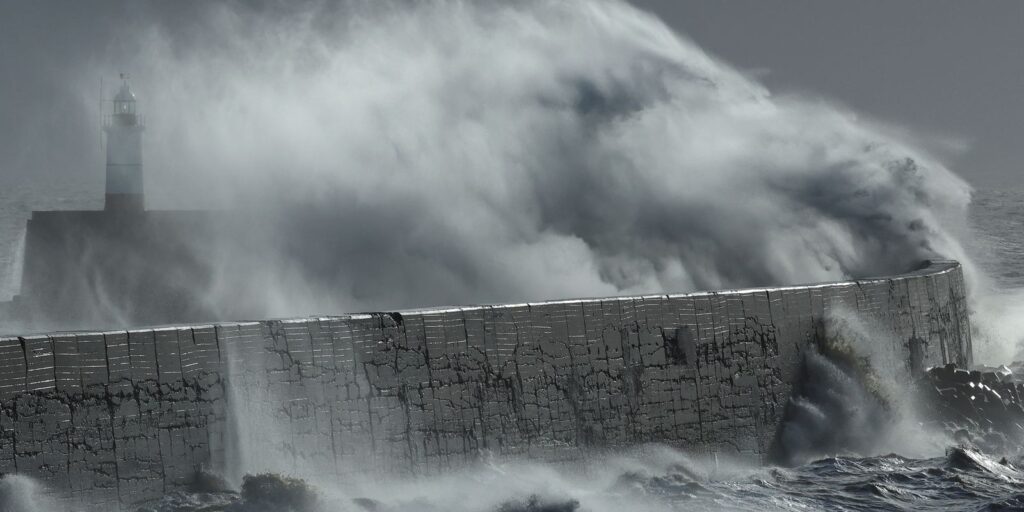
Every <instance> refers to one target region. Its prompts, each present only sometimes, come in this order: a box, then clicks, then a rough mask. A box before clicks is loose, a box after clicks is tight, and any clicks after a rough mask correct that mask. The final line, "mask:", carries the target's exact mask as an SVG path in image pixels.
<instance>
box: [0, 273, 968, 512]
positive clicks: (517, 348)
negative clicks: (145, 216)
mask: <svg viewBox="0 0 1024 512" xmlns="http://www.w3.org/2000/svg"><path fill="white" fill-rule="evenodd" d="M839 308H842V309H843V310H848V311H853V312H855V313H856V314H857V315H858V316H859V317H861V318H863V319H865V320H866V321H869V322H872V323H874V324H877V325H878V326H879V329H881V330H882V331H885V332H887V333H888V334H889V336H884V337H882V338H880V339H878V340H877V342H878V343H889V344H892V347H888V349H890V350H891V351H892V353H895V354H898V356H899V357H895V358H890V359H886V360H884V361H882V362H881V363H882V364H883V366H881V367H879V368H876V370H878V371H880V372H883V373H886V374H888V375H893V376H897V378H900V377H899V376H901V375H902V376H904V377H903V378H906V377H907V376H909V375H910V374H911V372H912V371H913V370H915V369H918V368H924V367H927V366H931V365H936V364H941V363H944V362H957V363H960V364H967V363H969V362H970V359H971V342H970V331H969V325H968V317H967V308H966V298H965V292H964V285H963V276H962V272H961V268H960V266H959V264H958V263H956V262H951V261H939V262H931V263H930V264H929V265H927V266H925V267H923V268H922V269H920V270H918V271H915V272H911V273H908V274H904V275H899V276H894V277H889V278H879V279H867V280H859V281H852V282H845V283H833V284H821V285H808V286H794V287H783V288H768V289H750V290H737V291H723V292H707V293H693V294H685V295H654V296H643V297H617V298H602V299H590V300H568V301H556V302H542V303H531V304H514V305H500V306H474V307H464V308H446V309H427V310H419V311H404V312H400V313H373V314H360V315H349V316H338V317H324V318H303V319H293V320H274V321H265V322H249V323H223V324H217V325H193V326H179V327H166V328H153V329H137V330H131V331H127V332H126V331H116V332H102V333H101V332H96V333H61V334H51V335H35V336H24V337H11V338H3V339H0V472H4V473H19V474H24V475H28V476H32V477H34V478H36V479H38V480H40V481H41V482H43V484H45V485H46V486H48V487H49V488H50V489H51V490H52V491H53V492H54V494H55V495H57V496H59V497H61V498H62V499H65V500H68V501H69V502H72V503H90V504H92V506H98V504H103V506H105V507H106V508H105V509H110V510H114V509H118V508H119V507H120V509H122V510H129V509H131V504H133V503H138V502H140V501H144V500H147V499H151V498H155V497H158V496H160V495H162V494H163V493H164V492H166V491H167V490H169V489H173V488H175V487H178V486H181V485H184V484H186V483H187V482H188V481H189V480H190V479H191V478H192V477H193V476H194V474H195V471H196V470H197V469H200V468H207V469H212V470H214V471H217V472H222V473H225V474H228V475H229V476H231V477H237V476H238V474H239V473H240V472H241V471H253V470H260V469H276V470H279V471H288V472H293V473H295V474H300V475H301V474H317V475H320V476H321V477H326V478H328V479H329V478H334V477H337V478H344V476H345V475H347V474H352V473H354V472H360V473H362V472H367V471H380V472H391V473H395V472H397V473H402V474H409V473H429V472H436V471H443V470H445V469H447V468H450V467H456V466H459V465H461V464H464V463H468V462H471V461H474V460H478V459H479V458H480V457H481V456H483V455H485V454H497V455H503V456H524V457H530V458H533V459H537V460H546V461H559V460H576V459H579V458H581V457H585V456H586V454H587V453H588V452H590V451H591V450H602V449H614V448H617V447H627V446H632V445H636V444H640V443H646V442H660V443H665V444H668V445H671V446H675V447H679V448H682V449H684V450H689V451H693V452H702V453H719V454H728V455H730V456H736V457H744V458H749V459H755V460H765V458H766V457H767V455H768V453H769V452H770V451H771V449H772V446H773V443H774V442H775V439H776V436H777V434H778V431H779V426H780V421H781V419H782V415H783V410H784V408H785V406H786V403H787V401H788V399H789V397H790V396H791V394H792V391H793V385H794V383H795V382H796V380H797V379H798V378H799V373H800V363H801V361H802V357H801V354H802V353H803V352H804V351H805V350H806V349H807V347H808V346H809V344H810V343H812V342H813V341H814V340H817V339H820V338H821V336H822V335H823V334H822V329H823V328H822V325H823V323H824V320H825V319H826V318H827V317H828V315H829V312H830V311H833V310H837V309H839ZM885 364H888V366H885Z"/></svg>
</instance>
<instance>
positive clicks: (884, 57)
mask: <svg viewBox="0 0 1024 512" xmlns="http://www.w3.org/2000/svg"><path fill="white" fill-rule="evenodd" d="M632 1H633V3H634V4H636V5H638V6H641V7H643V8H645V9H647V10H650V11H652V12H655V13H657V14H658V15H659V16H661V18H662V19H663V20H665V21H666V22H667V23H668V24H669V25H671V26H672V27H674V28H676V29H677V30H679V31H680V32H683V33H684V34H686V35H688V36H689V37H690V38H692V39H694V40H695V41H696V42H697V43H698V44H700V45H701V46H702V47H704V49H705V50H707V51H709V52H711V53H713V54H715V55H718V56H719V57H722V58H724V59H725V60H726V61H729V62H731V63H732V64H733V65H735V66H737V67H739V68H741V69H745V70H748V71H751V72H754V73H763V75H759V78H760V80H761V81H762V82H763V83H766V84H767V85H768V86H769V87H770V88H772V89H773V90H776V91H780V90H800V91H807V92H810V93H813V94H817V95H820V96H824V97H827V98H830V99H832V100H836V101H839V102H841V103H844V104H846V105H848V106H850V107H852V108H854V109H855V110H857V111H859V112H862V113H865V114H867V115H870V116H873V117H876V118H881V119H883V120H887V121H892V122H895V123H898V124H901V125H903V126H904V127H907V128H911V129H915V130H917V131H920V132H922V133H926V134H928V135H931V136H935V137H938V138H940V139H947V138H948V139H952V140H950V141H949V142H950V143H953V144H952V145H953V146H954V147H955V146H959V144H965V147H963V148H961V149H962V152H960V153H959V154H957V153H956V152H951V153H952V154H946V155H944V156H945V157H946V161H947V162H948V163H949V164H950V165H951V167H953V168H954V169H955V170H956V171H957V172H959V173H960V174H961V175H962V176H964V177H966V178H967V179H968V180H969V181H971V182H972V183H973V184H975V185H976V186H1006V185H1024V163H1022V162H1024V2H1022V1H1019V0H979V1H961V0H902V1H889V0H858V1H838V0H785V1H765V0H727V1H695V0H632ZM958 143H959V144H958Z"/></svg>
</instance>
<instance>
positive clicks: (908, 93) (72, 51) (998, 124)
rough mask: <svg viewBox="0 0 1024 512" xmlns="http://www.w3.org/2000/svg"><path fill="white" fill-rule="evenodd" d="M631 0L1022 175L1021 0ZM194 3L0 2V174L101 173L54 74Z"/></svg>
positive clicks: (114, 52) (949, 150) (957, 163)
mask: <svg viewBox="0 0 1024 512" xmlns="http://www.w3.org/2000/svg"><path fill="white" fill-rule="evenodd" d="M632 1H633V2H634V3H635V4H636V5H638V6H640V7H642V8H644V9H647V10H650V11H652V12H655V13H657V14H658V15H660V16H661V17H662V18H663V19H664V20H665V21H666V22H667V23H668V24H669V25H671V26H672V27H674V28H676V29H677V30H679V31H680V32H682V33H684V34H686V35H687V36H688V37H690V38H692V39H693V40H695V41H696V42H697V43H698V44H699V45H701V46H702V47H703V48H704V49H706V50H708V51H709V52H710V53H712V54H714V55H717V56H719V57H721V58H723V59H725V60H726V61H728V62H731V63H732V64H734V65H735V66H737V67H738V68H740V69H743V70H746V71H747V72H749V73H751V74H754V75H755V76H757V77H758V79H759V80H760V81H762V82H763V83H766V84H767V85H768V86H769V87H770V88H771V89H772V90H773V91H775V92H791V91H801V92H809V93H811V94H814V95H818V96H821V97H824V98H828V99H830V100H834V101H837V102H840V103H843V104H845V105H848V106H849V107H851V108H853V109H855V110H857V111H858V112H862V113H864V114H865V115H868V116H871V117H875V118H879V119H882V120H885V121H890V122H893V123H895V124H898V125H900V126H903V127H906V128H909V129H912V130H914V131H915V132H917V133H921V134H925V135H928V136H929V137H928V138H929V140H931V141H933V143H934V141H939V142H940V144H937V151H938V152H939V153H940V154H941V155H942V156H943V157H944V158H945V160H946V162H947V163H948V164H949V165H950V166H951V167H952V168H953V169H955V170H956V171H957V172H958V173H960V174H961V175H963V176H964V177H966V178H967V179H968V180H969V181H971V182H972V183H973V184H975V185H978V186H1006V185H1015V184H1018V182H1020V181H1022V180H1021V178H1022V177H1024V170H1022V169H1024V167H1022V165H1021V162H1022V161H1024V130H1022V124H1024V98H1022V95H1024V50H1022V49H1024V2H1021V1H1018V0H985V1H958V0H957V1H949V0H904V1H899V2H894V1H888V0H861V1H856V2H853V1H842V2H840V1H822V0H813V1H810V0H806V1H805V0H786V1H766V0H729V1H718V0H715V1H695V0H685V1H683V0H632ZM265 3H266V4H274V2H265ZM199 5H201V3H195V2H165V3H155V4H154V3H147V2H128V1H123V0H122V1H109V2H63V1H60V2H58V1H34V0H33V1H15V0H6V1H3V2H2V3H0V177H3V178H11V177H19V176H20V177H24V176H31V177H32V179H38V180H44V179H49V180H53V179H62V178H61V177H62V176H66V175H67V173H68V172H75V173H78V175H79V176H89V177H90V179H92V178H97V179H98V178H100V177H101V176H102V174H101V173H102V168H101V167H100V166H99V165H97V162H101V160H102V156H101V153H100V150H99V142H98V133H97V132H98V130H97V129H96V125H97V124H98V121H96V116H95V113H94V112H89V111H87V110H84V109H83V105H86V104H87V103H84V102H83V101H82V98H81V97H80V96H81V94H82V93H81V91H83V90H87V89H88V88H82V87H81V84H67V83H63V82H64V81H67V80H69V79H72V78H73V79H74V80H80V79H81V78H80V77H83V76H89V77H90V78H92V79H93V80H94V81H95V82H98V78H99V76H100V75H101V74H106V75H107V76H112V75H115V76H116V72H117V70H116V69H104V68H105V67H107V66H109V64H108V63H110V62H115V61H117V60H118V56H120V55H125V56H128V55H131V53H132V51H133V48H132V42H131V41H127V40H125V39H124V38H123V36H122V33H121V32H119V31H118V29H117V27H118V25H121V24H126V23H152V24H155V25H157V26H160V27H161V28H162V29H164V30H167V31H169V32H172V33H177V34H178V35H179V36H181V37H186V38H187V37H188V34H189V33H190V32H191V31H197V30H202V24H201V23H197V20H196V17H195V16H194V13H195V12H197V11H198V9H197V6H199ZM126 60H129V58H128V57H126ZM90 67H95V68H96V69H95V71H94V72H92V71H91V70H90ZM90 73H91V74H90ZM153 82H154V83H158V82H159V80H155V79H154V80H153ZM91 87H92V88H93V89H98V83H97V84H96V85H94V86H91ZM52 144H55V145H56V148H57V149H59V150H53V147H52V146H51V145H52ZM933 149H935V148H933ZM100 165H101V164H100ZM75 167H79V168H80V169H74V168H75Z"/></svg>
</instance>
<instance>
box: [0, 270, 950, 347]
mask: <svg viewBox="0 0 1024 512" xmlns="http://www.w3.org/2000/svg"><path fill="white" fill-rule="evenodd" d="M960 268H961V265H960V262H958V261H956V260H939V259H935V260H926V261H924V262H922V263H921V265H920V266H919V268H917V269H915V270H911V271H909V272H904V273H902V274H893V275H891V276H880V277H868V278H862V279H849V280H845V281H831V282H829V281H826V282H818V283H808V284H795V285H784V286H762V287H752V288H727V289H722V290H709V291H695V292H683V293H648V294H643V295H614V296H609V297H583V298H568V299H554V300H542V301H529V302H509V303H494V304H473V305H466V306H437V307H425V308H409V309H398V310H391V311H372V312H365V313H347V314H345V313H343V314H338V315H310V316H304V317H301V316H300V317H275V318H269V319H266V320H238V321H232V320H226V321H215V322H196V323H188V322H182V323H176V324H165V325H140V326H135V327H128V328H125V329H82V330H70V331H52V332H35V333H31V334H26V335H22V336H17V335H4V334H0V340H3V339H5V338H6V339H17V338H27V337H38V336H47V335H63V334H74V335H83V334H112V333H123V332H125V331H135V330H145V331H156V332H160V331H167V330H174V329H181V328H183V327H192V328H203V327H215V326H225V325H240V326H246V325H259V324H261V323H263V322H268V321H278V322H283V323H293V322H305V321H308V320H311V319H320V320H328V319H333V320H338V319H341V320H365V319H369V318H372V317H374V316H378V315H394V314H398V315H414V314H437V313H449V312H456V311H478V310H483V309H492V308H515V307H538V306H549V305H560V304H578V303H597V302H601V301H608V300H630V299H652V298H670V299H671V298H683V297H691V298H695V297H715V296H721V295H742V294H749V293H764V292H771V291H787V290H812V289H822V288H833V287H842V286H858V285H863V284H869V283H878V282H882V281H899V280H905V279H910V278H914V277H920V276H927V275H941V274H948V273H950V272H954V271H957V270H959V269H960Z"/></svg>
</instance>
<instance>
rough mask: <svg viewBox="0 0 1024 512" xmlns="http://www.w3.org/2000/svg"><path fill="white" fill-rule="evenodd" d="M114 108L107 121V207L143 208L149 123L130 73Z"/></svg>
mask: <svg viewBox="0 0 1024 512" xmlns="http://www.w3.org/2000/svg"><path fill="white" fill-rule="evenodd" d="M113 106H114V111H113V113H112V114H110V115H109V116H107V117H106V119H104V122H103V130H104V131H105V132H106V134H107V191H106V201H105V207H104V208H105V209H106V210H129V211H141V210H143V208H144V203H143V196H142V132H143V130H144V129H145V125H144V124H143V122H142V117H141V116H140V115H139V113H138V106H137V105H136V101H135V94H134V93H133V92H132V89H131V86H130V85H129V84H128V77H127V76H125V75H124V74H122V75H121V88H120V89H119V90H118V91H117V94H116V95H115V96H114V104H113Z"/></svg>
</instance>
